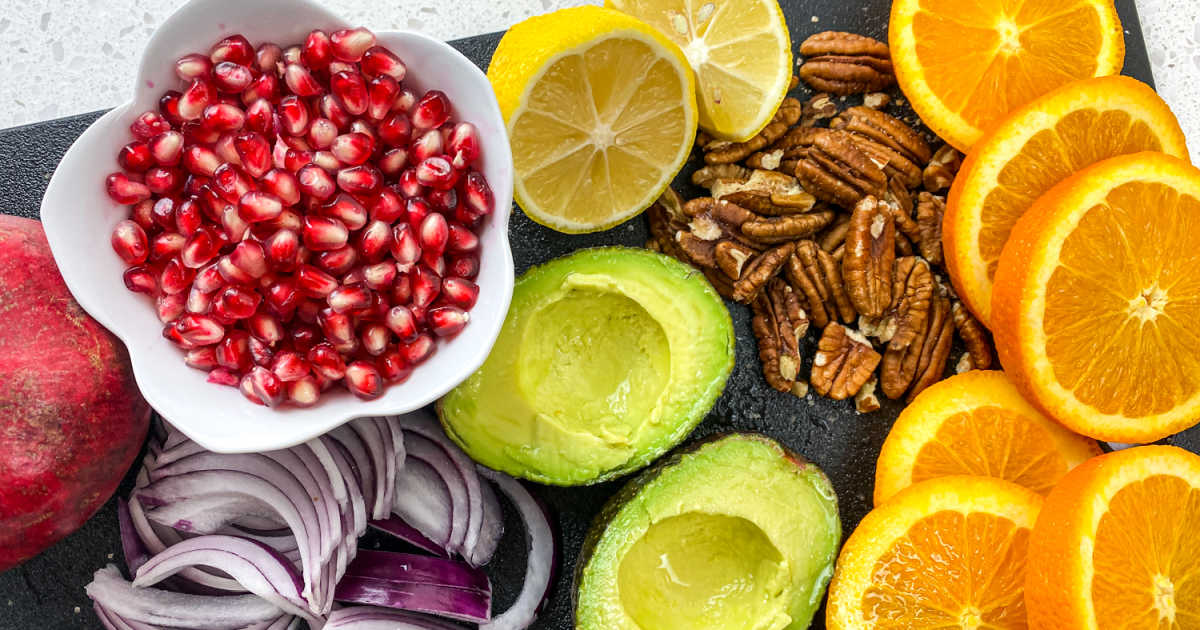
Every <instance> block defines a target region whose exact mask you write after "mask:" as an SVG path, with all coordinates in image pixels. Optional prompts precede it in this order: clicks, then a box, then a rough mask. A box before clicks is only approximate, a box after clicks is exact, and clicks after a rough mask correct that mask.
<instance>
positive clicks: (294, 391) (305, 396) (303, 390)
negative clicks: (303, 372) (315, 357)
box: [285, 376, 321, 407]
mask: <svg viewBox="0 0 1200 630" xmlns="http://www.w3.org/2000/svg"><path fill="white" fill-rule="evenodd" d="M285 387H286V389H287V400H288V402H290V403H292V404H293V405H296V406H297V407H311V406H313V405H315V404H317V401H318V400H320V399H321V387H320V386H319V385H317V379H315V378H313V377H312V376H305V377H304V378H301V379H300V380H297V381H292V382H291V383H285Z"/></svg>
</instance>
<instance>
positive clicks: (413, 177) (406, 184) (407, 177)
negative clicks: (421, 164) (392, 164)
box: [396, 168, 425, 199]
mask: <svg viewBox="0 0 1200 630" xmlns="http://www.w3.org/2000/svg"><path fill="white" fill-rule="evenodd" d="M396 187H397V188H398V189H399V190H400V194H401V195H403V196H404V197H405V198H406V199H412V198H414V197H420V196H421V195H423V194H425V187H424V186H422V185H421V182H419V181H417V169H415V168H408V169H405V170H404V171H403V172H402V173H400V180H399V181H398V182H397V184H396Z"/></svg>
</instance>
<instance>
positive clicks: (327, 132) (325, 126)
mask: <svg viewBox="0 0 1200 630" xmlns="http://www.w3.org/2000/svg"><path fill="white" fill-rule="evenodd" d="M337 136H338V128H337V125H335V124H333V121H332V120H329V119H328V118H314V119H313V121H312V122H311V123H309V125H308V143H309V145H311V146H312V148H314V149H328V148H329V147H330V146H332V145H333V140H334V138H337Z"/></svg>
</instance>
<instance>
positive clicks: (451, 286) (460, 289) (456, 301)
mask: <svg viewBox="0 0 1200 630" xmlns="http://www.w3.org/2000/svg"><path fill="white" fill-rule="evenodd" d="M442 298H443V299H445V300H446V301H447V302H449V303H450V304H453V305H454V306H457V307H458V308H461V309H463V310H465V311H469V310H471V309H472V308H474V307H475V302H476V301H477V300H478V299H479V286H478V285H476V284H475V283H474V282H471V281H470V280H466V279H464V278H457V277H449V278H446V279H445V280H442Z"/></svg>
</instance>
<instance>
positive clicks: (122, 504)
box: [117, 499, 150, 575]
mask: <svg viewBox="0 0 1200 630" xmlns="http://www.w3.org/2000/svg"><path fill="white" fill-rule="evenodd" d="M117 531H119V532H120V534H121V552H122V553H123V554H124V556H125V568H126V569H127V570H128V571H129V574H130V575H133V574H134V573H137V570H138V567H140V566H142V565H143V564H145V563H146V561H147V560H149V559H150V550H149V549H147V548H146V544H145V543H143V542H142V538H141V537H140V536H138V533H137V530H136V529H134V527H133V517H132V516H130V515H129V503H128V502H127V501H125V499H117Z"/></svg>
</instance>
